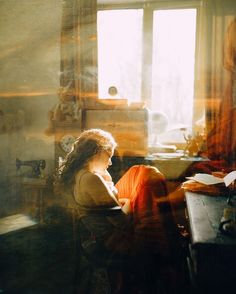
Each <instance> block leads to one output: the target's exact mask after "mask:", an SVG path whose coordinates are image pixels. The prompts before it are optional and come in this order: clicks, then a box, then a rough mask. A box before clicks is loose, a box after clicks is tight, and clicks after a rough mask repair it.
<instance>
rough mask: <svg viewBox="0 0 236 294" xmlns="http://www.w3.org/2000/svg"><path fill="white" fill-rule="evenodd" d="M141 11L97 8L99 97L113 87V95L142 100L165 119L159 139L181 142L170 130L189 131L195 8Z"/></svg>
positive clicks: (176, 134)
mask: <svg viewBox="0 0 236 294" xmlns="http://www.w3.org/2000/svg"><path fill="white" fill-rule="evenodd" d="M145 9H146V8H143V9H115V10H103V11H99V12H98V23H97V25H98V89H99V98H109V93H108V89H109V88H110V87H111V86H115V87H116V88H117V89H118V95H117V96H116V97H117V98H126V99H128V101H129V102H136V101H144V102H146V106H147V107H148V108H149V109H150V110H151V111H153V112H161V113H163V114H164V116H165V118H167V119H168V128H167V129H168V131H167V132H165V133H164V132H163V133H162V134H160V136H158V140H159V142H162V143H164V142H181V141H182V142H183V140H184V139H183V135H182V133H181V132H180V131H175V132H173V131H172V132H170V131H169V129H172V128H176V129H178V127H181V126H188V127H189V130H190V131H191V126H192V120H193V99H194V62H195V39H196V15H197V13H196V12H197V10H196V9H195V8H191V9H190V8H184V9H156V8H153V9H150V8H149V10H148V12H147V13H149V14H148V17H147V14H146V15H145V13H146V11H145ZM150 11H151V13H150ZM145 16H146V17H145Z"/></svg>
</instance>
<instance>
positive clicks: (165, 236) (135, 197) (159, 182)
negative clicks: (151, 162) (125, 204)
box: [116, 165, 176, 255]
mask: <svg viewBox="0 0 236 294" xmlns="http://www.w3.org/2000/svg"><path fill="white" fill-rule="evenodd" d="M116 188H117V189H118V193H119V197H120V198H122V197H125V198H129V199H130V201H131V207H132V211H133V221H134V227H135V232H136V233H137V236H138V238H140V239H141V240H144V242H145V243H149V244H152V245H151V246H152V248H153V249H152V250H157V251H159V252H161V253H162V254H163V255H168V254H169V253H170V251H171V248H170V247H171V246H172V245H173V244H170V243H173V242H170V239H171V238H172V237H173V236H174V234H173V232H174V231H175V229H176V227H175V225H174V222H173V219H172V214H171V209H170V206H168V205H167V204H168V201H167V200H168V198H166V197H167V194H168V192H167V186H166V181H165V177H164V176H163V174H162V173H161V172H160V171H159V170H158V169H157V168H156V167H153V166H148V165H134V166H132V167H131V168H130V169H129V170H128V171H127V172H126V173H125V174H124V175H123V176H122V178H121V179H120V180H119V181H118V182H117V184H116ZM163 199H165V200H164V203H163ZM175 232H176V231H175ZM147 241H148V242H147Z"/></svg>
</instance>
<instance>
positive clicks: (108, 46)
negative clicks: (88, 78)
mask: <svg viewBox="0 0 236 294" xmlns="http://www.w3.org/2000/svg"><path fill="white" fill-rule="evenodd" d="M142 16H143V10H142V9H127V10H108V11H99V12H98V17H97V19H98V95H99V98H109V93H108V90H109V88H110V87H116V88H117V90H118V93H117V96H118V97H119V98H126V99H128V100H129V102H132V101H137V100H139V101H140V100H141V62H142V58H141V54H142Z"/></svg>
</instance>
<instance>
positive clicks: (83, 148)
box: [58, 129, 117, 185]
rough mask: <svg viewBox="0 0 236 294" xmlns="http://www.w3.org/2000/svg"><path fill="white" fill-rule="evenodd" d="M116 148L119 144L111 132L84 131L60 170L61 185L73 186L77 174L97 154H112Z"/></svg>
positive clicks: (99, 130) (98, 130)
mask: <svg viewBox="0 0 236 294" xmlns="http://www.w3.org/2000/svg"><path fill="white" fill-rule="evenodd" d="M116 146H117V143H116V141H115V139H114V138H113V136H112V135H111V134H110V133H109V132H106V131H104V130H101V129H89V130H86V131H83V132H82V133H81V134H80V136H79V137H78V138H77V139H76V141H75V142H74V144H73V146H72V149H71V152H70V153H68V154H67V156H66V158H65V161H64V162H63V163H62V165H61V167H60V168H59V170H58V176H59V180H60V183H61V184H64V185H71V184H73V183H74V180H75V174H76V173H77V172H78V171H79V170H81V169H82V168H84V167H85V166H86V164H87V163H88V162H89V160H90V159H91V158H92V157H93V156H94V155H95V154H98V153H100V152H101V151H108V152H112V151H113V150H114V149H115V148H116Z"/></svg>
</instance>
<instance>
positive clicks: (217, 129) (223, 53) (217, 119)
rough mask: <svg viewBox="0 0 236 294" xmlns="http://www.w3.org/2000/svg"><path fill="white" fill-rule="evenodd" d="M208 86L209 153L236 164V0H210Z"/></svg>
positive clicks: (206, 31) (206, 60)
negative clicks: (235, 126)
mask: <svg viewBox="0 0 236 294" xmlns="http://www.w3.org/2000/svg"><path fill="white" fill-rule="evenodd" d="M205 3H206V7H205V27H204V30H203V32H204V38H205V58H204V60H203V61H204V65H205V67H204V71H205V72H204V75H205V81H204V87H205V93H204V94H205V99H206V100H205V102H206V131H207V147H208V155H209V157H210V159H213V160H216V159H217V160H222V159H223V160H225V161H226V162H228V164H229V165H233V164H234V162H235V155H236V130H235V128H234V125H235V123H236V101H235V100H236V93H235V90H234V89H235V84H236V81H235V69H236V67H235V62H236V42H235V40H236V26H235V23H236V18H235V15H236V2H235V1H232V0H226V1H223V2H222V1H219V0H215V1H206V2H205Z"/></svg>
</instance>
